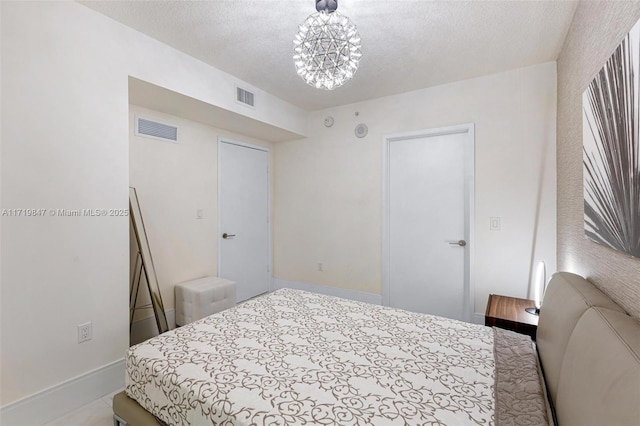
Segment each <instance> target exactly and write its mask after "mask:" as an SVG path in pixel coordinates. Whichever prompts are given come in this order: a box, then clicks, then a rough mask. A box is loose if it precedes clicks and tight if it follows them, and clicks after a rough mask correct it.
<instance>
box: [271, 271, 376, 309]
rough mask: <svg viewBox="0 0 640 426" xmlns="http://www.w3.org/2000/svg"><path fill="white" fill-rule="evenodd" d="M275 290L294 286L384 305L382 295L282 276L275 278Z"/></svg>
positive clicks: (328, 294)
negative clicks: (287, 278) (285, 278)
mask: <svg viewBox="0 0 640 426" xmlns="http://www.w3.org/2000/svg"><path fill="white" fill-rule="evenodd" d="M273 287H274V290H279V289H281V288H292V289H294V290H303V291H310V292H312V293H319V294H326V295H327V296H335V297H341V298H343V299H349V300H356V301H358V302H367V303H373V304H374V305H382V296H381V295H380V294H375V293H366V292H364V291H356V290H348V289H345V288H337V287H328V286H324V285H318V284H311V283H306V282H302V281H289V280H282V279H280V278H274V279H273Z"/></svg>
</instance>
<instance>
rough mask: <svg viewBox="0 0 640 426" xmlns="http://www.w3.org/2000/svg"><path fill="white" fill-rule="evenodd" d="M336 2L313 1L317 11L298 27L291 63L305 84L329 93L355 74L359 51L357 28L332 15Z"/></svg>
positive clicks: (349, 22) (340, 16)
mask: <svg viewBox="0 0 640 426" xmlns="http://www.w3.org/2000/svg"><path fill="white" fill-rule="evenodd" d="M337 8H338V1H337V0H316V10H317V12H316V13H314V14H312V15H310V16H309V17H308V18H307V19H306V20H305V21H304V23H303V24H302V25H300V27H299V28H298V33H297V34H296V36H295V38H294V39H293V63H294V64H295V66H296V71H297V72H298V75H299V76H300V77H302V79H303V80H304V81H306V82H307V84H309V85H311V86H313V87H315V88H317V89H326V90H332V89H335V88H336V87H339V86H341V85H342V84H344V83H345V82H346V81H347V80H349V79H350V78H351V77H353V75H354V74H355V73H356V70H357V69H358V63H359V62H360V57H361V56H362V52H361V51H360V35H359V34H358V29H357V28H356V26H355V25H354V24H353V22H351V20H350V19H349V18H347V17H346V16H343V15H341V14H339V13H338V12H336V9H337Z"/></svg>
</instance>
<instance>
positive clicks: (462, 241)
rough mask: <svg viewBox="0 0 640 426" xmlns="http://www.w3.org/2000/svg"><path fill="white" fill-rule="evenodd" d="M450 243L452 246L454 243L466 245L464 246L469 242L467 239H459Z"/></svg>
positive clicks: (461, 245)
mask: <svg viewBox="0 0 640 426" xmlns="http://www.w3.org/2000/svg"><path fill="white" fill-rule="evenodd" d="M449 244H451V245H452V246H453V245H458V246H460V247H464V246H466V245H467V242H466V241H465V240H458V241H453V242H450V243H449Z"/></svg>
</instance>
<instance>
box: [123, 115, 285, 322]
mask: <svg viewBox="0 0 640 426" xmlns="http://www.w3.org/2000/svg"><path fill="white" fill-rule="evenodd" d="M136 115H139V116H140V117H144V118H149V119H152V120H158V121H160V122H163V123H167V124H170V125H172V126H177V127H178V142H179V143H177V144H176V143H171V142H164V141H159V140H157V139H151V138H148V137H143V136H136V135H135V134H134V117H135V116H136ZM130 126H131V128H130V135H129V136H130V141H131V143H130V151H129V152H130V157H129V166H130V175H129V185H131V186H133V187H135V188H136V191H137V193H138V199H139V201H140V208H141V210H142V214H143V220H144V224H145V228H146V230H147V237H148V239H149V245H150V248H151V253H152V256H153V260H154V264H155V269H156V273H157V275H158V284H159V286H160V291H161V293H162V299H163V303H164V307H165V310H170V309H173V308H174V306H175V304H174V302H175V300H174V291H173V287H174V285H175V284H177V283H180V282H182V281H186V280H191V279H195V278H199V277H204V276H207V275H217V273H218V265H217V259H218V138H220V137H222V138H226V139H231V140H237V141H243V142H248V143H252V144H255V145H260V146H265V147H268V148H270V149H273V148H272V144H271V143H269V142H265V141H261V140H258V139H255V138H249V137H247V136H244V135H240V134H236V133H231V132H229V131H226V130H224V129H218V128H215V127H211V126H207V125H204V124H201V123H197V122H194V121H191V120H185V119H182V118H178V117H175V116H171V115H167V114H162V113H160V112H157V111H153V110H149V109H146V108H142V107H139V106H136V105H131V106H130ZM198 210H202V213H203V215H202V219H197V211H198ZM146 291H147V290H146V289H144V292H145V293H144V295H145V296H146ZM144 300H145V299H144V298H143V299H141V302H143V303H144ZM143 303H142V304H143ZM149 315H152V311H151V310H148V309H147V310H144V311H140V312H137V313H136V317H135V318H134V320H139V319H142V318H146V317H148V316H149Z"/></svg>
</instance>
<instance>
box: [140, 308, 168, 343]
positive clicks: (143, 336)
mask: <svg viewBox="0 0 640 426" xmlns="http://www.w3.org/2000/svg"><path fill="white" fill-rule="evenodd" d="M165 315H166V316H167V324H168V325H169V330H173V329H174V328H176V311H175V309H169V310H168V311H165ZM157 335H158V325H157V324H156V318H155V317H154V316H151V317H148V318H145V319H142V320H140V321H135V322H134V323H133V324H132V325H131V334H130V337H129V342H130V343H131V344H132V345H136V344H138V343H140V342H144V341H145V340H148V339H150V338H152V337H154V336H157Z"/></svg>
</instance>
